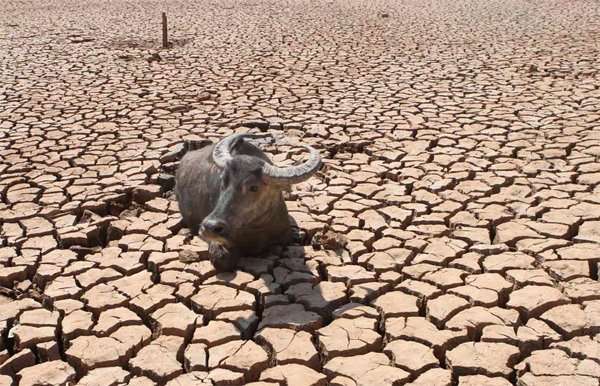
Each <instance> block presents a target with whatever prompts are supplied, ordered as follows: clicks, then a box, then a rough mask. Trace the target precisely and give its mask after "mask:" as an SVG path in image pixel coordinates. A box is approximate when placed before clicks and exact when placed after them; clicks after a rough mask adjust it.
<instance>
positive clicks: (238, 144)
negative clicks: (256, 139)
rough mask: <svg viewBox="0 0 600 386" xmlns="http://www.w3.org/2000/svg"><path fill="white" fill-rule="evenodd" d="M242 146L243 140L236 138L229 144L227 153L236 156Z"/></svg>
mask: <svg viewBox="0 0 600 386" xmlns="http://www.w3.org/2000/svg"><path fill="white" fill-rule="evenodd" d="M243 144H244V138H236V139H235V140H234V141H233V143H232V144H231V146H230V147H229V152H230V153H231V154H232V155H233V154H236V155H237V154H238V153H239V151H240V150H241V149H242V145H243Z"/></svg>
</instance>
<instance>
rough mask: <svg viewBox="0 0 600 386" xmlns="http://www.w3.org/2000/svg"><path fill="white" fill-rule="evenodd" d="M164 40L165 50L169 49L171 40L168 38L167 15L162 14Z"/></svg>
mask: <svg viewBox="0 0 600 386" xmlns="http://www.w3.org/2000/svg"><path fill="white" fill-rule="evenodd" d="M162 38H163V39H162V40H163V48H169V38H168V37H167V15H166V14H165V13H164V12H163V13H162Z"/></svg>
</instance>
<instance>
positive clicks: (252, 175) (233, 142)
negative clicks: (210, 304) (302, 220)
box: [175, 133, 321, 270]
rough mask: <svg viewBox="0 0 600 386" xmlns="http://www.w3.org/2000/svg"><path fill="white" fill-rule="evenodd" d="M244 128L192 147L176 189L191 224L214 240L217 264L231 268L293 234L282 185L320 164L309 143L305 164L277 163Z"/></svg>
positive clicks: (300, 178)
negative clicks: (280, 165)
mask: <svg viewBox="0 0 600 386" xmlns="http://www.w3.org/2000/svg"><path fill="white" fill-rule="evenodd" d="M264 137H265V134H264V133H261V134H250V133H239V134H234V135H232V136H230V137H227V138H225V139H223V140H222V141H220V142H219V143H218V144H216V145H211V146H207V147H205V148H203V149H200V150H197V151H193V152H189V153H187V154H186V155H185V156H184V157H183V158H182V160H181V163H180V165H179V169H178V170H177V176H176V185H175V193H176V195H177V201H178V202H179V209H180V210H181V215H182V217H183V220H184V222H185V223H186V225H187V226H188V227H189V228H191V230H192V232H193V234H197V233H199V235H200V237H201V238H203V239H204V240H206V241H208V242H209V246H210V248H209V252H210V255H211V261H212V263H213V265H214V266H215V268H217V270H230V269H231V268H233V267H235V265H236V264H237V262H238V260H239V258H240V257H241V256H256V255H260V254H263V253H266V252H268V250H269V249H270V248H271V247H272V246H276V245H286V244H288V243H290V241H291V238H292V232H291V226H290V220H289V215H288V211H287V207H286V205H285V201H284V199H283V195H282V190H283V189H286V188H287V187H289V186H290V185H292V184H297V183H300V182H302V181H305V180H307V179H308V178H310V177H311V176H312V175H313V174H315V173H316V172H317V170H318V169H319V166H320V165H321V156H320V155H319V152H318V151H316V150H315V149H313V148H311V147H309V146H303V147H304V148H305V149H307V150H308V151H309V154H310V155H309V158H308V160H307V161H306V162H304V163H303V164H301V165H296V166H290V167H283V168H279V167H275V166H273V164H272V163H271V161H270V160H269V158H268V157H267V156H266V155H265V154H264V153H263V152H262V151H261V150H260V149H259V148H258V147H256V146H254V145H253V144H251V143H249V142H246V141H244V138H264Z"/></svg>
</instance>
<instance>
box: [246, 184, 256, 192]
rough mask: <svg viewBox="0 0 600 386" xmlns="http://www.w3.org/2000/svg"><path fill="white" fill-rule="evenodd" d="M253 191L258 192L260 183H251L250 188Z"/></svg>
mask: <svg viewBox="0 0 600 386" xmlns="http://www.w3.org/2000/svg"><path fill="white" fill-rule="evenodd" d="M248 189H249V190H250V191H251V192H252V193H256V192H258V185H250V187H249V188H248Z"/></svg>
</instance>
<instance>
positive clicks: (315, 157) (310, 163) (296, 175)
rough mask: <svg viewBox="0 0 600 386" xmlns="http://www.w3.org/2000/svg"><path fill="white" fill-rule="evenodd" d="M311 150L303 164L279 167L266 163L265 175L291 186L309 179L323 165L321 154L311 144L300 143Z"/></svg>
mask: <svg viewBox="0 0 600 386" xmlns="http://www.w3.org/2000/svg"><path fill="white" fill-rule="evenodd" d="M300 146H302V147H303V148H305V149H306V150H308V151H309V153H310V155H309V157H308V160H307V161H306V162H304V163H303V164H302V165H296V166H289V167H285V168H278V167H276V166H273V165H270V164H267V163H266V164H264V165H263V168H262V172H263V176H264V177H265V178H266V179H268V180H269V181H271V182H272V183H274V184H276V185H282V186H289V185H293V184H299V183H301V182H304V181H306V180H308V179H309V178H310V177H311V176H312V175H314V174H315V173H316V172H317V171H318V170H319V167H320V166H321V155H320V154H319V152H318V151H317V150H315V149H313V148H312V147H310V146H305V145H300Z"/></svg>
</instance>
